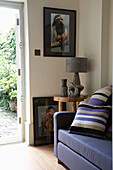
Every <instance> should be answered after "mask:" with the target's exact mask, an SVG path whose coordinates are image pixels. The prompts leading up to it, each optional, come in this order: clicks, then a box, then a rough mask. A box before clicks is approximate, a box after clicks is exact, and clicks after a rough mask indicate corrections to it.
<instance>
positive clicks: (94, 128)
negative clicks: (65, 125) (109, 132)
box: [69, 103, 111, 138]
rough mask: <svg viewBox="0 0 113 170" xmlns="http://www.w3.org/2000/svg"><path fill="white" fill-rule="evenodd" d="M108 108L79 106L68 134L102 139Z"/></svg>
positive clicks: (109, 111) (109, 109)
mask: <svg viewBox="0 0 113 170" xmlns="http://www.w3.org/2000/svg"><path fill="white" fill-rule="evenodd" d="M110 113H111V107H110V106H93V105H90V104H86V103H84V104H80V105H79V107H78V110H77V113H76V115H75V118H74V120H73V122H72V124H71V126H70V128H69V132H71V133H77V134H84V135H88V136H94V137H101V138H104V137H105V136H104V132H105V129H106V124H107V120H108V118H109V116H110Z"/></svg>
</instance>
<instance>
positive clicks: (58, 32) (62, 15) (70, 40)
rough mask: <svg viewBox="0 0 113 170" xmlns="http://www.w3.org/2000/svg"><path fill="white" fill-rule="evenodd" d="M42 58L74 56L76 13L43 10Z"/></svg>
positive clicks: (53, 9)
mask: <svg viewBox="0 0 113 170" xmlns="http://www.w3.org/2000/svg"><path fill="white" fill-rule="evenodd" d="M43 25H44V29H43V31H44V36H43V38H44V40H43V42H44V44H43V47H44V56H45V57H75V56H76V11H75V10H66V9H58V8H48V7H44V8H43Z"/></svg>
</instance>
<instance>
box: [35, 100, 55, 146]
mask: <svg viewBox="0 0 113 170" xmlns="http://www.w3.org/2000/svg"><path fill="white" fill-rule="evenodd" d="M56 111H58V102H56V101H53V97H34V98H33V122H34V146H37V145H43V144H49V143H53V141H54V129H53V115H54V113H55V112H56Z"/></svg>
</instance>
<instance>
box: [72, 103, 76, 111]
mask: <svg viewBox="0 0 113 170" xmlns="http://www.w3.org/2000/svg"><path fill="white" fill-rule="evenodd" d="M72 111H77V110H76V102H72Z"/></svg>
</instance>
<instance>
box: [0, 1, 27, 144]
mask: <svg viewBox="0 0 113 170" xmlns="http://www.w3.org/2000/svg"><path fill="white" fill-rule="evenodd" d="M23 32H24V31H23V4H22V3H11V2H6V3H5V2H0V143H1V144H5V143H12V142H17V141H24V96H25V95H24V91H25V90H24V46H23V44H24V43H23V42H24V40H23V37H24V35H23Z"/></svg>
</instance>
